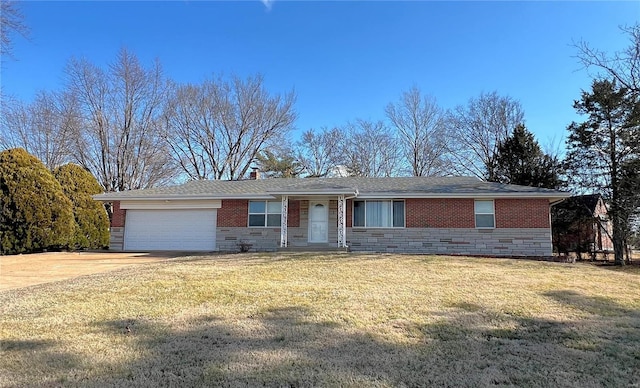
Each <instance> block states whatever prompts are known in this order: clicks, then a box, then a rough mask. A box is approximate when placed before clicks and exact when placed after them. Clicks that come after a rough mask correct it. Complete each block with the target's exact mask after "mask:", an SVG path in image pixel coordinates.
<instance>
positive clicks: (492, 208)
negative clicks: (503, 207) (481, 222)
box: [473, 199, 496, 229]
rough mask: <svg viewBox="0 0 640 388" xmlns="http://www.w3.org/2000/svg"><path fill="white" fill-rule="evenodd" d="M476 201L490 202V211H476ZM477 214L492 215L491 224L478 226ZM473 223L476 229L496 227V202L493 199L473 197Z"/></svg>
mask: <svg viewBox="0 0 640 388" xmlns="http://www.w3.org/2000/svg"><path fill="white" fill-rule="evenodd" d="M478 202H491V213H481V212H478V210H477V208H476V204H477V203H478ZM478 215H485V216H486V215H491V216H493V226H478ZM473 223H474V225H475V227H476V229H495V228H496V202H495V200H493V199H474V200H473Z"/></svg>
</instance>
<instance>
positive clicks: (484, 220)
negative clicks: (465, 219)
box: [474, 199, 496, 228]
mask: <svg viewBox="0 0 640 388" xmlns="http://www.w3.org/2000/svg"><path fill="white" fill-rule="evenodd" d="M474 209H475V215H476V228H495V227H496V212H495V209H494V205H493V200H492V199H488V200H485V199H476V200H475V203H474Z"/></svg>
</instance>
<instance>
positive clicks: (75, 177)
mask: <svg viewBox="0 0 640 388" xmlns="http://www.w3.org/2000/svg"><path fill="white" fill-rule="evenodd" d="M53 175H54V176H55V178H56V179H57V180H58V182H60V185H61V186H62V191H63V192H64V194H65V195H66V196H67V198H69V199H70V200H71V204H72V208H73V216H74V218H75V228H74V235H73V238H72V239H71V241H70V242H69V246H68V248H70V249H87V248H89V249H96V248H104V247H105V246H107V245H109V217H108V216H107V212H106V210H105V208H104V206H103V205H102V204H101V203H100V202H97V201H95V200H94V199H93V198H92V197H91V196H92V195H93V194H100V193H102V187H101V186H100V183H98V181H97V180H96V178H95V177H94V176H93V175H92V174H91V173H90V172H89V171H87V170H86V169H84V168H83V167H81V166H79V165H77V164H72V163H69V164H65V165H64V166H60V167H58V168H56V169H55V170H54V171H53Z"/></svg>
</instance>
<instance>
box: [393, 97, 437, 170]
mask: <svg viewBox="0 0 640 388" xmlns="http://www.w3.org/2000/svg"><path fill="white" fill-rule="evenodd" d="M385 111H386V114H387V117H388V118H389V120H390V121H391V123H392V124H393V126H394V127H395V128H396V129H397V131H398V135H399V136H398V138H399V140H400V145H401V147H402V151H401V152H402V154H403V156H404V158H405V159H406V162H407V164H409V165H410V166H411V174H412V175H413V176H433V175H442V174H444V173H446V172H447V168H446V165H447V164H446V158H445V154H446V153H447V150H448V147H447V140H448V136H447V135H446V128H445V125H444V124H445V123H444V114H443V112H442V110H441V109H440V108H439V107H438V104H437V102H436V99H435V98H434V97H431V96H424V97H423V96H422V93H421V92H420V90H419V89H418V88H417V87H415V86H414V87H413V88H411V89H410V90H409V91H406V92H404V93H403V94H402V96H401V98H400V101H398V102H397V103H395V104H389V105H387V108H386V110H385Z"/></svg>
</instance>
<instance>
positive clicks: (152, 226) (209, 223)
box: [124, 209, 217, 251]
mask: <svg viewBox="0 0 640 388" xmlns="http://www.w3.org/2000/svg"><path fill="white" fill-rule="evenodd" d="M216 214H217V213H216V209H189V210H133V209H129V210H127V218H126V221H125V227H124V249H125V250H128V251H135V250H141V251H149V250H168V251H176V250H177V251H212V250H214V249H215V248H216Z"/></svg>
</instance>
